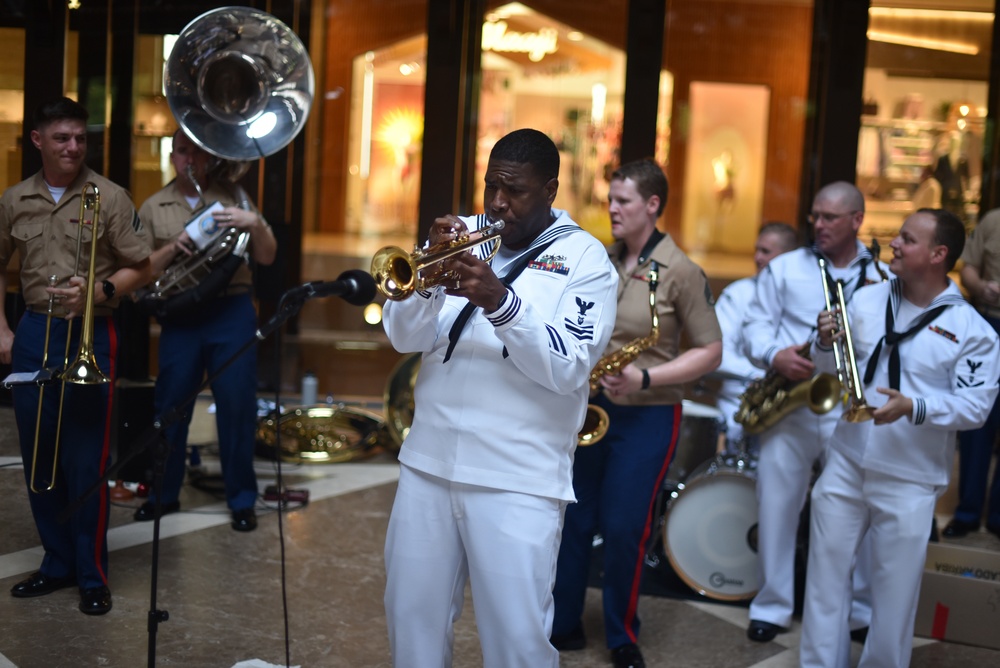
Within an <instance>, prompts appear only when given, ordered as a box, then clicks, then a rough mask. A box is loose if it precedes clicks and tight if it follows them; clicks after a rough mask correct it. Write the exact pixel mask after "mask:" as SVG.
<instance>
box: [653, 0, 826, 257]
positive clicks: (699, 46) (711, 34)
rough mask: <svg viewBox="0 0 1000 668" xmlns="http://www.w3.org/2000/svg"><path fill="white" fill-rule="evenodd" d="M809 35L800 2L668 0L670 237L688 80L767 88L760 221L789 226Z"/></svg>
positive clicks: (676, 215) (798, 170)
mask: <svg viewBox="0 0 1000 668" xmlns="http://www.w3.org/2000/svg"><path fill="white" fill-rule="evenodd" d="M811 33H812V8H811V7H809V6H806V5H793V4H788V3H781V2H776V3H774V4H768V3H766V2H753V3H749V2H725V1H720V2H716V1H715V0H686V1H683V2H678V1H676V0H675V1H673V2H671V3H670V5H669V8H668V13H667V39H666V44H665V46H664V66H665V68H666V69H668V70H670V71H671V72H672V73H673V76H674V101H673V110H672V119H673V120H672V133H671V141H670V165H669V167H668V173H667V175H668V178H669V179H670V193H671V195H670V199H669V201H668V203H667V211H666V226H665V227H666V229H667V230H668V231H670V232H671V233H672V234H674V235H675V236H677V235H679V231H680V224H681V211H682V208H681V193H683V192H684V166H685V164H686V162H687V148H688V145H687V138H686V135H685V128H684V118H685V116H686V113H687V109H688V96H689V89H690V84H691V82H692V81H707V82H721V83H737V84H759V85H764V86H767V87H768V88H769V89H770V91H771V102H770V113H769V123H768V136H767V162H766V171H765V190H764V205H763V211H762V212H761V213H762V220H782V221H785V222H788V223H790V224H795V223H796V220H795V218H796V215H797V211H798V189H799V179H800V178H801V174H802V150H803V139H804V128H805V119H806V113H807V104H806V99H807V94H808V87H809V53H810V51H809V50H810V43H811ZM760 222H761V221H752V224H754V225H758V224H759V223H760ZM748 224H750V223H749V222H748ZM682 241H683V240H682Z"/></svg>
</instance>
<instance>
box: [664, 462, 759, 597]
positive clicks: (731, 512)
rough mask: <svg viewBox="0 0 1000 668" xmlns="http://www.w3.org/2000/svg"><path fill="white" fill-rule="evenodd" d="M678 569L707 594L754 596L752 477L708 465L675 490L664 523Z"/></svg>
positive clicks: (691, 584)
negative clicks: (679, 488) (706, 469)
mask: <svg viewBox="0 0 1000 668" xmlns="http://www.w3.org/2000/svg"><path fill="white" fill-rule="evenodd" d="M663 538H664V541H663V542H664V545H665V546H666V552H667V558H668V559H669V560H670V565H671V566H673V569H674V572H676V573H677V575H678V577H680V579H681V580H683V581H684V582H685V584H687V585H688V586H689V587H691V588H692V589H694V590H695V591H697V592H698V593H699V594H701V595H703V596H707V597H709V598H713V599H717V600H721V601H744V600H749V599H751V598H753V597H754V595H755V594H756V593H757V589H758V588H759V585H758V582H757V577H758V576H757V551H756V546H757V545H756V544H757V495H756V483H755V481H754V479H753V478H752V477H751V476H748V475H746V474H745V473H743V472H739V471H728V470H725V469H722V470H709V471H708V472H706V473H703V474H701V475H696V476H694V477H693V478H692V479H691V480H690V481H689V482H688V483H687V484H685V485H684V487H683V488H682V489H681V490H679V491H678V492H676V497H675V498H674V499H672V500H671V503H670V507H669V509H668V511H667V516H666V522H665V523H664V528H663Z"/></svg>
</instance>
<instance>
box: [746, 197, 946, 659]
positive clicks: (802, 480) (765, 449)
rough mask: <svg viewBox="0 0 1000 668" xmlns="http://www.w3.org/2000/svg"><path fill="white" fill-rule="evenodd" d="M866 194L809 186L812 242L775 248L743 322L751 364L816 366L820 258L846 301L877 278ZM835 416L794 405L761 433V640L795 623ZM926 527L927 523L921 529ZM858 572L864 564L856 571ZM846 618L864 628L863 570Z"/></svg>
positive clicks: (783, 371) (790, 371) (754, 612)
mask: <svg viewBox="0 0 1000 668" xmlns="http://www.w3.org/2000/svg"><path fill="white" fill-rule="evenodd" d="M864 209H865V201H864V196H863V195H862V194H861V192H860V191H859V190H858V189H857V188H856V187H854V186H853V185H852V184H850V183H846V182H842V181H841V182H835V183H831V184H829V185H827V186H825V187H823V188H822V189H820V191H819V192H818V193H817V194H816V196H815V198H814V199H813V206H812V213H811V215H810V216H809V220H810V223H811V224H812V226H813V232H814V235H815V245H814V246H813V247H812V248H799V249H797V250H794V251H792V252H790V253H785V254H784V255H780V256H778V257H776V258H774V259H773V260H771V263H770V264H769V265H768V266H767V267H765V268H764V270H763V271H762V272H761V273H760V274H759V276H758V278H757V290H756V293H755V295H754V299H753V301H752V302H751V304H750V307H749V309H748V310H747V315H746V320H745V323H744V332H743V334H744V350H745V352H746V354H747V357H749V358H750V361H752V362H753V363H754V364H755V365H756V366H758V367H760V368H763V369H767V370H768V371H773V372H774V373H777V374H780V375H781V376H782V377H784V378H785V379H787V380H788V381H790V382H791V383H798V382H802V381H804V380H807V379H809V378H811V377H812V376H813V375H814V374H815V373H816V368H815V366H814V365H813V363H812V362H811V361H810V360H809V359H808V357H805V356H803V355H802V354H800V351H801V350H802V349H803V348H804V347H807V346H808V344H809V342H810V340H811V339H812V338H813V337H814V327H815V324H816V314H817V313H818V312H819V311H821V310H822V309H823V304H824V301H825V300H824V295H823V281H824V280H828V279H827V278H826V277H824V275H823V273H821V271H820V268H819V264H818V262H817V259H818V257H823V258H824V259H825V260H826V264H827V273H828V274H829V279H830V280H837V279H839V280H842V281H843V282H844V290H845V293H846V298H847V300H848V301H850V299H851V298H852V297H853V295H854V294H855V292H857V291H858V290H860V289H861V288H863V287H864V286H866V285H869V284H873V283H877V282H879V281H880V280H881V278H880V275H879V273H878V269H877V267H876V261H877V259H876V258H873V257H872V254H871V252H870V251H869V250H868V249H867V248H865V247H864V246H863V245H862V244H861V242H859V241H858V239H857V236H858V230H859V229H860V228H861V222H862V220H863V219H864ZM837 418H838V411H837V410H836V409H835V410H833V411H831V412H829V413H826V414H824V415H817V414H815V413H813V412H812V411H811V410H810V409H809V408H808V407H806V406H804V405H803V406H799V407H798V408H797V409H795V410H794V411H791V412H790V414H788V415H787V416H785V417H784V418H783V419H782V420H781V421H780V422H778V423H777V424H776V425H774V426H772V427H771V428H770V429H767V430H766V431H764V432H763V433H762V434H761V435H760V457H759V460H758V465H757V505H758V518H759V519H758V546H757V547H758V555H759V558H760V572H759V575H760V589H759V590H758V592H757V595H756V596H755V597H754V599H753V601H752V602H751V604H750V625H749V627H748V628H747V637H749V638H750V639H751V640H754V641H758V642H768V641H770V640H773V639H774V637H775V636H776V635H777V634H778V633H779V632H782V631H785V630H787V629H788V628H789V627H790V626H791V623H792V615H793V613H794V610H795V548H796V536H797V533H798V526H799V515H800V512H801V510H802V507H803V505H804V504H805V499H806V492H807V491H808V488H809V482H810V479H811V478H812V471H813V465H814V463H816V461H817V460H822V459H823V456H824V453H825V448H826V443H827V441H828V440H829V438H830V434H831V433H833V427H834V425H835V424H836V421H837ZM928 531H930V527H928ZM861 571H863V568H862V569H861ZM858 579H859V581H858V582H857V583H856V586H855V589H856V591H857V593H858V595H857V596H856V601H855V603H856V605H855V608H854V609H853V611H852V622H851V626H852V628H854V629H862V628H864V627H867V626H868V621H869V617H870V609H869V606H868V605H867V601H866V600H865V599H866V595H865V591H864V589H865V587H864V573H863V572H859V573H858Z"/></svg>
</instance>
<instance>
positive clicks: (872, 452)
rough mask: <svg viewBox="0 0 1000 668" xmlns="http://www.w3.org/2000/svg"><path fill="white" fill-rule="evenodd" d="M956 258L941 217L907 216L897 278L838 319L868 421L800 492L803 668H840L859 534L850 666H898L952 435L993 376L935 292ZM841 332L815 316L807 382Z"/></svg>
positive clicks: (984, 327)
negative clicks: (805, 492)
mask: <svg viewBox="0 0 1000 668" xmlns="http://www.w3.org/2000/svg"><path fill="white" fill-rule="evenodd" d="M964 244H965V228H964V227H963V225H962V223H961V221H960V220H958V218H957V217H955V215H954V214H952V213H950V212H948V211H944V210H942V209H920V210H919V211H917V212H916V213H915V214H913V215H911V216H910V217H909V218H907V219H906V222H904V223H903V227H902V229H901V230H900V232H899V236H897V237H896V238H895V239H894V240H893V242H892V244H891V245H892V251H893V259H892V263H891V264H890V267H891V269H892V271H893V272H894V273H895V275H896V278H895V279H893V280H892V281H891V282H888V283H883V284H881V285H878V286H875V287H872V288H869V289H866V290H862V291H861V292H860V293H859V294H858V295H856V296H855V298H854V299H853V300H851V303H850V305H849V306H848V307H847V323H848V324H849V325H850V327H849V328H848V329H849V331H850V333H851V338H852V340H853V348H854V351H855V354H856V356H857V368H858V370H859V373H860V375H861V376H862V377H861V378H860V379H857V380H858V382H860V383H861V387H862V388H863V390H864V394H865V395H866V396H863V397H862V398H861V403H870V404H871V405H872V407H874V408H875V410H874V412H873V417H874V419H872V420H866V421H861V422H848V421H846V420H841V421H839V422H838V423H837V425H836V430H835V431H834V433H833V437H832V439H831V441H830V447H829V456H828V460H827V464H826V467H825V468H824V469H823V473H822V474H821V475H820V477H819V479H818V480H817V481H816V485H815V486H814V487H813V491H812V504H811V524H810V528H811V532H810V543H809V574H808V582H807V585H806V602H805V610H804V613H803V623H802V644H801V665H802V666H825V667H834V666H837V667H842V668H846V666H847V665H848V662H849V659H850V646H849V645H850V643H849V640H848V631H847V617H848V606H849V605H850V600H849V591H850V587H849V582H850V577H851V576H850V564H851V559H852V557H853V556H854V554H855V553H856V552H857V550H858V546H859V544H860V543H861V539H862V536H864V535H865V534H866V533H867V535H868V539H869V541H870V543H871V556H872V559H871V562H872V573H871V604H872V619H871V630H870V633H869V634H868V639H867V641H866V643H865V647H864V650H863V651H862V654H861V660H860V663H859V665H860V666H900V667H903V666H908V665H909V663H910V651H911V645H912V637H913V622H914V617H915V615H916V610H917V598H918V595H919V593H920V578H921V575H922V573H923V567H924V559H925V555H926V552H927V536H928V531H929V529H930V525H931V520H932V519H933V517H934V506H935V503H936V501H937V498H938V497H939V496H940V495H941V493H942V492H944V490H945V489H946V488H947V486H948V478H949V474H950V472H951V469H952V463H953V461H954V456H955V433H956V432H957V431H960V430H965V429H975V428H978V427H979V426H981V425H982V424H983V423H984V422H985V421H986V418H987V416H988V415H989V412H990V408H991V407H992V406H993V401H994V399H995V398H996V396H997V379H998V374H1000V350H998V346H997V343H998V340H997V334H996V332H995V331H994V330H993V328H992V327H991V326H990V325H989V324H988V323H987V322H986V321H985V320H984V319H983V318H982V317H981V316H980V315H979V313H978V312H977V311H976V309H975V308H973V307H972V305H971V304H969V303H968V302H966V301H965V299H964V298H963V297H962V294H961V292H959V290H958V287H957V286H956V285H955V284H954V283H953V282H952V281H951V280H950V279H949V278H948V272H949V271H950V270H951V268H952V267H953V266H954V265H955V261H956V260H957V259H958V258H959V256H960V255H961V254H962V247H963V245H964ZM841 323H842V320H841V318H840V317H838V315H837V314H835V313H831V312H828V311H824V312H822V313H821V314H820V316H819V319H818V325H817V326H818V329H819V338H818V341H816V342H815V343H814V344H813V355H814V359H815V360H816V365H817V367H818V368H820V369H825V370H829V369H831V368H833V366H834V363H833V354H832V351H831V344H832V342H833V337H832V335H833V332H834V331H837V330H840V329H843V326H842V324H841ZM844 336H845V335H844V334H838V335H837V339H838V341H844ZM841 347H843V346H842V345H841Z"/></svg>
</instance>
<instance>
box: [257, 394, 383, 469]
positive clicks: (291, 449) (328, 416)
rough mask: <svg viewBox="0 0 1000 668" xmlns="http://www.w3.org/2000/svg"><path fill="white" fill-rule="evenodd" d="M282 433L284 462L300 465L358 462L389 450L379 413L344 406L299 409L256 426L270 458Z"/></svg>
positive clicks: (269, 418) (258, 435)
mask: <svg viewBox="0 0 1000 668" xmlns="http://www.w3.org/2000/svg"><path fill="white" fill-rule="evenodd" d="M278 429H280V430H281V460H282V461H286V462H293V463H298V464H338V463H343V462H353V461H359V460H362V459H366V458H368V457H371V456H372V455H374V454H376V453H378V452H381V451H382V450H383V449H385V448H387V447H390V444H391V440H390V438H389V436H388V433H387V432H386V430H385V426H384V423H383V421H382V419H381V418H380V417H379V416H378V414H376V413H373V412H371V411H367V410H365V409H363V408H357V407H354V406H346V405H344V404H318V405H315V406H300V407H298V408H295V409H292V410H290V411H286V412H285V413H283V414H282V415H281V417H280V418H277V419H276V418H275V416H274V415H271V416H268V417H266V418H263V419H261V420H259V421H258V423H257V445H258V447H259V448H260V449H261V450H263V451H264V452H265V453H266V454H268V455H271V454H273V453H274V451H275V447H276V445H277V431H278Z"/></svg>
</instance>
